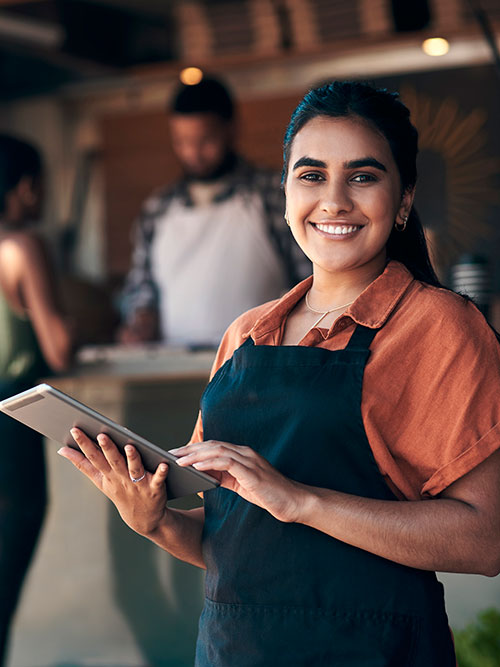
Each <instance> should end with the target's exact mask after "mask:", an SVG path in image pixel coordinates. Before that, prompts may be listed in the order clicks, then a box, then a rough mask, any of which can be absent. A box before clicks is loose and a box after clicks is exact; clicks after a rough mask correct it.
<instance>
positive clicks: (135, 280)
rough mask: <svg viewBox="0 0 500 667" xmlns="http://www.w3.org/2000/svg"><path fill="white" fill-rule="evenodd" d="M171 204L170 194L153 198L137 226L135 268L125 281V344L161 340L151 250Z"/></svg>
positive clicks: (122, 297)
mask: <svg viewBox="0 0 500 667" xmlns="http://www.w3.org/2000/svg"><path fill="white" fill-rule="evenodd" d="M169 202H170V197H168V196H167V195H165V194H163V195H161V194H160V195H153V196H152V197H150V198H149V199H148V200H147V201H146V202H145V204H144V205H143V207H142V210H141V213H140V215H139V217H138V218H137V220H136V222H135V225H134V232H133V251H132V265H131V268H130V271H129V272H128V274H127V277H126V279H125V286H124V288H123V291H122V295H121V304H120V310H121V314H122V321H123V323H124V324H123V326H122V327H121V328H120V331H119V336H118V337H119V339H120V340H121V341H122V342H125V343H126V342H140V341H150V340H157V339H158V338H159V326H158V307H159V294H158V287H157V285H156V283H155V281H154V278H153V274H152V270H151V249H152V244H153V239H154V234H155V228H156V222H157V219H158V216H159V215H162V214H163V213H164V212H165V209H166V207H167V206H168V204H169Z"/></svg>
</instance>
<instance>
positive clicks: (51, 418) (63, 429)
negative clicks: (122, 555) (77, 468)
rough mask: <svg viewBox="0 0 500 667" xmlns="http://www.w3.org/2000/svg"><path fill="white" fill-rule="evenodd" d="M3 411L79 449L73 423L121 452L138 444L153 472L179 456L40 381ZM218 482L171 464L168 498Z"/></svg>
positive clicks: (8, 401) (2, 405)
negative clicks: (102, 436) (106, 437)
mask: <svg viewBox="0 0 500 667" xmlns="http://www.w3.org/2000/svg"><path fill="white" fill-rule="evenodd" d="M0 410H1V411H2V412H4V413H5V414H6V415H9V417H13V418H14V419H17V420H18V421H20V422H22V423H23V424H26V426H29V427H30V428H32V429H34V430H35V431H38V432H39V433H42V434H43V435H45V436H46V437H47V438H50V439H51V440H55V441H56V442H59V443H62V444H63V445H68V446H69V447H73V449H80V448H79V447H78V445H77V444H76V442H75V441H74V440H73V438H72V436H71V433H70V429H72V428H73V427H74V426H76V427H78V428H79V429H81V430H82V431H84V432H85V433H86V434H87V435H88V436H89V437H90V438H92V439H93V440H95V439H96V436H97V435H98V434H99V433H105V434H106V435H109V437H110V438H111V439H112V440H113V442H115V443H116V445H117V446H118V448H119V449H120V450H121V451H122V452H123V450H124V447H125V445H127V444H129V443H130V444H132V445H134V446H135V447H137V449H138V451H139V452H140V454H141V457H142V462H143V464H144V467H145V468H146V470H148V471H149V472H154V471H155V470H156V468H157V466H158V464H159V463H161V462H162V461H165V462H166V463H174V462H175V459H176V457H175V456H174V455H173V454H170V453H169V452H168V451H165V450H164V449H162V448H161V447H158V446H157V445H154V444H153V443H152V442H149V441H148V440H146V439H145V438H142V437H141V436H140V435H137V434H136V433H133V432H132V431H130V430H129V429H128V428H125V427H124V426H120V424H117V423H116V422H114V421H112V420H111V419H108V418H107V417H105V416H104V415H101V414H99V413H98V412H96V411H95V410H92V408H89V407H88V406H87V405H84V404H83V403H80V402H79V401H76V400H75V399H74V398H71V396H68V395H67V394H65V393H64V392H62V391H59V390H58V389H55V388H54V387H51V386H50V385H48V384H39V385H37V386H36V387H33V388H32V389H28V390H27V391H23V392H21V393H20V394H16V395H15V396H11V397H10V398H6V399H5V400H3V401H0ZM218 485H219V483H218V481H217V480H216V479H214V478H213V477H211V476H210V475H207V474H206V473H204V472H200V471H198V470H196V469H195V468H192V467H188V468H180V467H179V466H178V465H171V466H169V470H168V477H167V497H168V499H169V500H173V499H174V498H182V497H183V496H188V495H191V494H194V493H198V492H199V491H207V490H209V489H214V488H216V487H217V486H218Z"/></svg>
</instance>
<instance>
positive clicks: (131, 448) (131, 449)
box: [125, 445, 134, 454]
mask: <svg viewBox="0 0 500 667" xmlns="http://www.w3.org/2000/svg"><path fill="white" fill-rule="evenodd" d="M125 451H126V452H127V454H132V452H133V451H134V448H133V447H132V445H125Z"/></svg>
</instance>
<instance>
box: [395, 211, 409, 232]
mask: <svg viewBox="0 0 500 667" xmlns="http://www.w3.org/2000/svg"><path fill="white" fill-rule="evenodd" d="M401 220H402V221H403V222H398V221H397V220H396V222H395V223H394V229H395V230H396V231H397V232H404V230H405V229H406V223H407V222H408V216H407V215H402V216H401Z"/></svg>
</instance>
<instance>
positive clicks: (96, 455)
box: [58, 428, 168, 537]
mask: <svg viewBox="0 0 500 667" xmlns="http://www.w3.org/2000/svg"><path fill="white" fill-rule="evenodd" d="M71 435H72V436H73V438H74V440H75V442H76V443H77V445H78V446H79V447H80V449H81V451H78V450H76V449H73V448H71V447H62V448H61V449H60V450H59V451H58V454H60V455H61V456H63V457H64V458H66V459H68V460H69V461H71V463H72V464H73V465H74V466H75V467H76V468H78V470H80V472H82V473H83V474H84V475H85V476H86V477H88V478H89V479H90V480H91V482H93V483H94V484H95V486H96V487H97V488H98V489H99V490H100V491H102V492H103V493H104V494H105V495H106V496H107V497H108V498H109V499H110V500H111V501H112V502H113V503H114V505H115V506H116V508H117V510H118V512H119V513H120V516H121V517H122V519H123V521H125V523H126V524H127V525H128V526H130V528H132V530H135V531H136V532H137V533H139V534H140V535H144V536H145V537H150V536H152V535H153V534H154V533H155V531H156V530H157V529H158V527H159V526H160V524H161V523H162V521H163V520H164V519H165V517H166V514H167V512H168V510H167V489H166V484H165V480H166V479H167V474H168V465H167V464H166V463H160V465H159V466H158V468H157V469H156V472H155V473H154V474H152V473H150V472H147V471H145V470H144V466H143V464H142V460H141V457H140V455H139V452H138V451H137V449H136V448H135V447H134V446H133V445H127V446H126V447H125V454H126V458H124V457H123V455H122V454H121V453H120V451H119V450H118V448H117V446H116V445H115V444H114V442H113V441H112V440H111V438H109V437H108V436H107V435H105V434H103V433H101V434H100V435H98V436H97V444H96V443H95V442H94V441H93V440H91V439H90V438H89V437H87V436H86V435H85V433H83V431H81V430H80V429H77V428H74V429H71ZM134 479H135V480H137V481H136V482H134V481H133V480H134Z"/></svg>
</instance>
